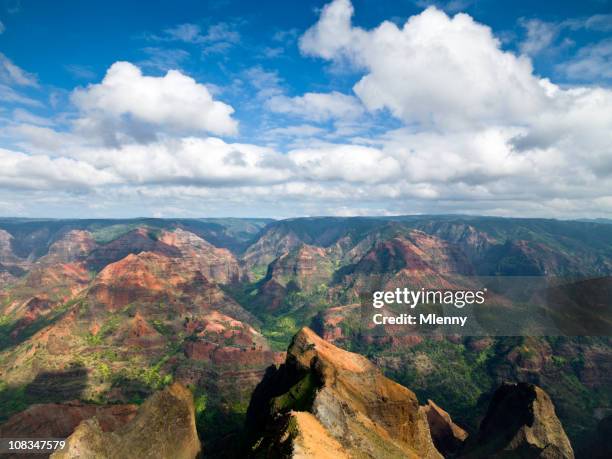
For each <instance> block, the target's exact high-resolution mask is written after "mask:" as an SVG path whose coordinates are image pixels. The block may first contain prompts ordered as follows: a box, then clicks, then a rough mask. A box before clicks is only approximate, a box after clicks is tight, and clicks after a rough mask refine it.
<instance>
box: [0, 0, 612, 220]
mask: <svg viewBox="0 0 612 459" xmlns="http://www.w3.org/2000/svg"><path fill="white" fill-rule="evenodd" d="M452 213H460V214H478V215H498V216H508V217H546V218H549V217H552V218H563V219H566V218H570V219H571V218H597V217H604V218H612V1H610V0H608V1H606V0H583V1H580V2H576V1H538V2H533V1H520V0H517V1H500V0H496V1H494V0H473V1H471V0H451V1H427V0H353V1H351V0H333V1H327V2H325V1H306V0H299V1H298V0H295V1H286V0H285V1H281V0H262V1H259V2H253V1H237V0H217V1H208V2H206V1H187V0H186V1H178V0H174V1H148V2H125V1H121V2H118V1H114V0H106V1H104V2H94V1H91V2H82V1H78V0H71V1H68V0H56V1H54V2H42V1H34V0H31V1H27V0H0V216H14V217H45V218H48V217H51V218H65V217H82V218H94V217H104V218H106V217H108V218H121V217H137V216H143V217H227V216H234V217H273V218H285V217H296V216H312V215H342V216H348V215H399V214H452Z"/></svg>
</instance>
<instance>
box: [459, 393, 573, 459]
mask: <svg viewBox="0 0 612 459" xmlns="http://www.w3.org/2000/svg"><path fill="white" fill-rule="evenodd" d="M461 457H462V458H465V459H468V458H469V459H477V458H483V459H484V458H515V457H516V458H550V459H553V458H554V459H569V458H573V457H574V451H573V449H572V446H571V444H570V442H569V439H568V438H567V435H566V434H565V431H564V430H563V426H562V425H561V422H560V421H559V419H558V418H557V415H556V413H555V408H554V406H553V403H552V401H551V400H550V397H549V396H548V394H546V392H544V391H543V390H542V389H540V388H539V387H537V386H535V385H533V384H528V383H512V384H511V383H504V384H502V386H500V387H499V389H497V390H496V391H495V393H494V394H493V398H492V399H491V402H490V404H489V408H488V410H487V414H486V416H485V418H484V419H483V421H482V423H481V424H480V429H479V431H478V434H477V435H476V436H475V438H474V439H473V441H470V442H468V446H467V448H466V450H465V452H464V453H463V454H462V455H461Z"/></svg>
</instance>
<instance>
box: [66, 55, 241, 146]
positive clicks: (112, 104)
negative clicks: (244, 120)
mask: <svg viewBox="0 0 612 459" xmlns="http://www.w3.org/2000/svg"><path fill="white" fill-rule="evenodd" d="M72 101H73V103H74V104H75V105H76V106H77V108H78V109H79V110H80V112H81V115H82V116H81V118H80V119H79V120H77V125H78V127H79V128H81V129H83V130H86V131H93V132H98V133H100V134H101V135H102V136H105V135H107V136H109V137H110V139H111V140H115V141H117V140H118V131H120V132H119V133H122V134H125V135H127V136H128V137H132V138H139V137H144V138H146V136H147V135H148V134H150V132H151V130H153V131H154V132H160V131H161V132H164V131H166V130H170V131H175V132H209V133H213V134H218V135H227V134H235V133H236V132H237V129H238V123H237V122H236V120H234V119H233V118H232V113H233V112H234V109H233V108H232V107H231V106H229V105H227V104H225V103H223V102H220V101H216V100H214V99H213V97H212V95H211V94H210V92H209V91H208V89H207V88H206V86H205V85H203V84H200V83H198V82H196V81H195V80H194V79H193V78H191V77H189V76H187V75H184V74H183V73H181V72H179V71H177V70H170V71H168V72H167V73H166V75H164V76H162V77H153V76H145V75H143V74H142V72H141V70H140V69H139V68H138V67H136V66H135V65H133V64H131V63H129V62H116V63H115V64H113V65H112V66H111V67H110V68H109V69H108V71H107V73H106V76H105V77H104V79H103V80H102V82H101V83H98V84H91V85H89V86H87V87H86V88H80V89H77V90H75V91H74V92H73V94H72ZM124 128H126V129H124ZM121 131H122V132H121Z"/></svg>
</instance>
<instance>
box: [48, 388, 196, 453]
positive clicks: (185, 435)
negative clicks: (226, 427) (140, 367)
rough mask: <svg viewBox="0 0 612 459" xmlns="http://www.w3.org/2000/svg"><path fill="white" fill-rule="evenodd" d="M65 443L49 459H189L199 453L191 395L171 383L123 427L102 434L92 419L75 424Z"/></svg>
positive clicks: (185, 389)
mask: <svg viewBox="0 0 612 459" xmlns="http://www.w3.org/2000/svg"><path fill="white" fill-rule="evenodd" d="M66 443H67V444H66V447H65V448H64V449H63V450H59V451H56V452H55V453H53V454H52V455H51V457H52V458H53V459H68V458H113V459H122V458H125V459H127V458H135V457H142V458H145V457H147V458H159V459H165V458H168V459H193V458H195V457H196V456H197V455H198V454H199V452H200V440H199V439H198V434H197V432H196V426H195V411H194V404H193V396H192V395H191V392H190V391H189V390H188V389H187V388H185V387H184V386H182V385H180V384H178V383H175V384H173V385H171V386H170V387H167V388H166V389H164V390H163V391H160V392H156V393H155V394H153V395H152V396H151V397H150V398H149V399H148V400H147V401H146V402H145V403H144V404H143V405H142V406H141V407H140V409H139V410H138V413H137V415H136V417H135V418H134V419H133V420H132V421H131V422H129V423H128V424H127V425H125V426H124V427H122V428H120V429H118V430H116V431H114V432H103V430H102V428H101V426H100V423H99V421H98V420H97V419H96V418H92V419H89V420H87V421H84V422H82V423H81V424H79V426H78V427H77V429H76V430H75V431H74V433H73V434H72V435H71V436H70V437H68V439H67V441H66Z"/></svg>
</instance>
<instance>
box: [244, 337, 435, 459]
mask: <svg viewBox="0 0 612 459" xmlns="http://www.w3.org/2000/svg"><path fill="white" fill-rule="evenodd" d="M290 410H294V411H307V412H309V413H311V414H312V415H314V417H315V418H316V420H317V421H318V422H319V423H320V424H321V425H322V426H323V428H324V429H325V431H326V433H327V434H328V435H329V436H330V437H332V438H334V439H335V440H336V441H337V442H339V443H340V444H341V445H342V449H343V451H344V452H345V453H346V454H348V455H349V456H353V455H358V456H360V457H372V458H377V457H412V458H441V457H442V456H441V455H440V453H439V452H438V451H437V450H436V448H435V447H434V445H433V442H432V439H431V436H430V433H429V426H428V424H427V420H426V418H425V414H424V413H423V412H421V411H420V410H419V404H418V400H417V398H416V396H415V395H414V393H413V392H412V391H410V390H408V389H406V388H405V387H403V386H401V385H399V384H397V383H395V382H393V381H391V380H390V379H387V378H386V377H384V376H383V375H382V374H381V373H380V371H379V370H378V369H376V367H375V366H374V365H373V364H372V363H371V362H370V361H368V360H367V359H366V358H365V357H363V356H360V355H358V354H353V353H351V352H347V351H344V350H342V349H339V348H337V347H335V346H334V345H332V344H330V343H328V342H326V341H324V340H323V339H321V338H320V337H319V336H317V335H316V334H315V333H314V332H313V331H312V330H310V329H308V328H303V329H302V330H301V331H300V332H298V334H297V335H296V336H295V337H294V338H293V341H292V344H291V346H290V347H289V350H288V351H287V360H286V362H285V364H284V365H282V366H281V367H280V368H279V369H278V370H276V372H268V373H267V374H266V377H265V378H264V380H263V381H262V382H261V384H260V385H259V386H258V387H257V389H256V390H255V392H254V393H253V398H252V400H251V405H250V406H249V412H248V419H249V422H250V425H251V426H252V427H253V428H255V427H256V426H262V425H266V424H268V425H273V424H274V420H275V418H276V417H277V416H279V415H282V414H283V413H287V412H289V411H290ZM268 435H269V434H268ZM281 436H282V435H281ZM265 438H266V434H265V433H264V440H263V441H262V442H261V443H260V445H261V446H260V448H263V449H264V450H265V448H267V447H270V443H266V440H265ZM267 438H271V437H270V436H268V437H267ZM272 438H274V435H272ZM322 441H323V440H322ZM272 443H274V440H273V441H272Z"/></svg>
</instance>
